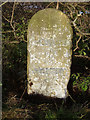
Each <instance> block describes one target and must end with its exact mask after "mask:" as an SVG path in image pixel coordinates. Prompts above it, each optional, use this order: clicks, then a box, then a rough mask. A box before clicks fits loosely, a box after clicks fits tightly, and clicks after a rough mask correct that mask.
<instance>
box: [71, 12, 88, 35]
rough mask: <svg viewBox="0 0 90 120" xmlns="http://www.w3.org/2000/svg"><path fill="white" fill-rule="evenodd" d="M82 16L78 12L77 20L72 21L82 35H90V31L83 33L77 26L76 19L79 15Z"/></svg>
mask: <svg viewBox="0 0 90 120" xmlns="http://www.w3.org/2000/svg"><path fill="white" fill-rule="evenodd" d="M79 16H81V14H78V15H77V16H76V18H75V20H74V21H73V22H72V23H73V26H74V27H75V29H76V30H77V31H78V32H79V33H80V35H90V33H83V32H82V31H81V30H80V29H79V28H78V27H77V26H76V23H75V22H76V20H77V19H78V17H79Z"/></svg>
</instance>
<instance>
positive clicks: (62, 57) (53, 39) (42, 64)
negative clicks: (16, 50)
mask: <svg viewBox="0 0 90 120" xmlns="http://www.w3.org/2000/svg"><path fill="white" fill-rule="evenodd" d="M27 38H28V43H27V50H28V57H27V77H28V94H31V93H35V94H43V95H45V96H50V97H57V98H66V97H67V84H68V81H69V79H70V66H71V54H72V50H71V47H72V40H71V38H72V28H71V25H70V21H69V19H68V17H67V16H66V15H65V14H63V13H62V12H61V11H59V10H56V9H52V8H48V9H44V10H40V11H39V12H37V13H36V14H35V15H34V16H33V17H32V18H31V20H30V22H29V25H28V37H27Z"/></svg>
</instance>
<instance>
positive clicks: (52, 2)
mask: <svg viewBox="0 0 90 120" xmlns="http://www.w3.org/2000/svg"><path fill="white" fill-rule="evenodd" d="M52 3H54V2H51V3H50V4H49V5H47V6H46V8H48V7H49V6H50V5H51V4H52Z"/></svg>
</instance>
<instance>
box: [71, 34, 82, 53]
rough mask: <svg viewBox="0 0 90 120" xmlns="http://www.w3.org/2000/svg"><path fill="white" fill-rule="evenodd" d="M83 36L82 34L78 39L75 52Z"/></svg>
mask: <svg viewBox="0 0 90 120" xmlns="http://www.w3.org/2000/svg"><path fill="white" fill-rule="evenodd" d="M81 38H82V36H81V35H80V37H79V39H78V41H77V42H76V48H75V49H74V50H73V51H74V52H75V51H76V50H77V49H78V43H79V41H80V40H81Z"/></svg>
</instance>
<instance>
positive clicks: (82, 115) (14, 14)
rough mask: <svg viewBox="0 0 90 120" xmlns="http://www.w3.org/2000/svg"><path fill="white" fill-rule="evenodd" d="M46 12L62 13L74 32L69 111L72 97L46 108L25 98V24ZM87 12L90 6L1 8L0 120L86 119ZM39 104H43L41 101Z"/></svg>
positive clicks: (89, 83)
mask: <svg viewBox="0 0 90 120" xmlns="http://www.w3.org/2000/svg"><path fill="white" fill-rule="evenodd" d="M45 8H55V9H58V10H61V11H62V12H63V13H65V14H66V15H67V16H68V17H69V19H70V21H71V26H72V28H73V39H72V43H73V46H72V51H73V55H72V67H71V78H70V82H69V84H68V90H69V93H70V96H72V98H73V99H74V101H76V103H73V106H72V107H71V108H69V107H70V105H71V104H72V102H73V100H72V99H71V97H70V98H69V100H68V99H67V100H66V101H67V102H65V103H63V101H62V102H60V103H59V104H58V102H57V100H55V101H54V102H53V101H51V103H49V104H48V103H47V102H46V101H47V100H46V101H44V102H43V103H42V102H41V103H38V101H35V100H34V99H35V98H33V97H32V96H30V100H31V101H30V100H29V96H28V97H27V93H26V84H27V80H26V79H27V76H26V73H27V72H26V71H27V27H28V21H29V20H30V19H31V17H32V16H33V15H34V14H35V13H36V12H38V11H39V10H42V9H45ZM89 8H90V3H62V2H59V3H55V2H52V3H49V2H45V3H43V2H41V3H39V2H38V3H31V2H29V3H28V2H26V3H25V2H24V3H23V2H22V3H20V2H14V3H13V2H8V3H6V4H4V5H3V6H2V42H3V48H2V49H3V50H2V51H3V119H4V118H15V117H17V118H21V117H26V118H30V119H36V118H37V119H38V120H39V119H42V118H43V119H47V120H51V119H52V118H53V119H57V118H59V117H61V119H62V120H63V119H64V117H65V116H66V118H68V119H73V120H74V119H76V120H77V119H88V114H89V113H88V111H89V109H88V106H89V97H90V96H89V93H90V75H89V73H90V66H89V62H90V54H89V53H90V51H89V49H90V48H89V47H90V46H89V42H90V41H89V40H90V39H89V38H90V33H89V32H90V29H89V21H90V17H89V16H90V11H89ZM23 91H24V92H23ZM36 98H37V97H36ZM37 100H38V98H37ZM41 100H42V101H43V99H41ZM32 101H33V102H32ZM49 102H50V101H49ZM13 109H14V110H13ZM25 110H26V111H25ZM68 110H69V111H68ZM5 111H6V112H5ZM34 111H36V112H34ZM82 111H83V112H82ZM6 113H7V114H6ZM11 113H12V114H11ZM19 113H21V114H19Z"/></svg>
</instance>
